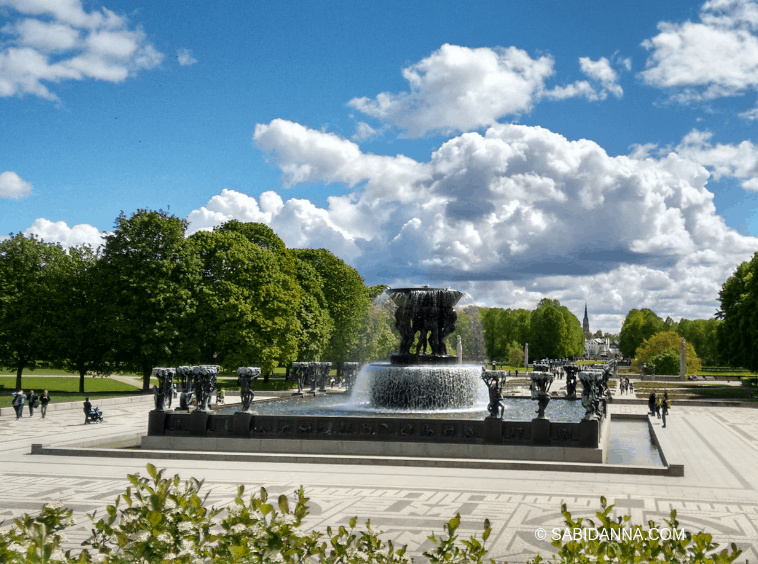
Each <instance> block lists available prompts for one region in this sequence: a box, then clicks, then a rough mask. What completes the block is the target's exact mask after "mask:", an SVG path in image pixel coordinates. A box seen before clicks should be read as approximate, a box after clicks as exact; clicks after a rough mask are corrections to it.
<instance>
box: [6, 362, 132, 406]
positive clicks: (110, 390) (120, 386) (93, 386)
mask: <svg viewBox="0 0 758 564" xmlns="http://www.w3.org/2000/svg"><path fill="white" fill-rule="evenodd" d="M45 372H48V370H45ZM22 383H23V390H24V393H28V392H29V390H34V391H35V392H36V393H37V395H39V394H40V393H41V392H42V390H47V391H48V393H49V394H50V401H51V402H52V403H57V402H66V401H84V398H85V397H87V396H89V398H90V399H96V398H97V399H102V398H114V397H121V396H133V395H137V394H140V393H142V390H141V388H137V387H135V386H130V385H129V384H125V383H123V382H119V381H117V380H112V379H110V378H91V377H90V378H85V379H84V390H85V393H84V394H80V393H79V391H78V390H79V378H70V377H69V378H65V377H64V378H39V377H35V376H25V377H24V379H23V382H22ZM15 389H16V377H15V376H0V407H10V406H11V402H12V401H13V398H12V397H11V392H13V391H15Z"/></svg>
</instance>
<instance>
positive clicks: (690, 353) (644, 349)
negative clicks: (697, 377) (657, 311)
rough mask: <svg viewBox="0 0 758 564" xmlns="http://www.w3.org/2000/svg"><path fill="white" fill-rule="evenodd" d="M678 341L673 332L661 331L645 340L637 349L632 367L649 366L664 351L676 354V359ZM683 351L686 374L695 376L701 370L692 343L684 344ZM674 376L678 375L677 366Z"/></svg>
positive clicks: (677, 355)
mask: <svg viewBox="0 0 758 564" xmlns="http://www.w3.org/2000/svg"><path fill="white" fill-rule="evenodd" d="M680 340H681V337H680V336H679V334H678V333H676V332H675V331H661V332H659V333H656V334H655V335H653V336H652V337H650V338H649V339H645V340H644V341H643V342H642V344H641V345H640V346H639V347H638V348H637V356H636V357H635V360H634V365H635V366H639V365H641V364H642V363H643V362H646V363H648V364H650V363H651V362H652V359H653V357H655V356H656V355H660V354H661V353H663V352H665V351H673V352H674V353H676V358H677V359H678V358H679V347H680V342H681V341H680ZM684 349H685V352H686V354H687V372H688V373H689V374H695V373H697V372H698V371H699V370H700V369H701V368H702V365H701V363H700V359H699V358H698V356H697V353H696V352H695V347H693V346H692V343H685V347H684ZM677 362H678V361H677ZM674 374H679V365H678V364H677V369H676V372H674Z"/></svg>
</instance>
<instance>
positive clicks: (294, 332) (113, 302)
mask: <svg viewBox="0 0 758 564" xmlns="http://www.w3.org/2000/svg"><path fill="white" fill-rule="evenodd" d="M186 228H187V224H186V222H185V221H184V220H182V219H179V218H177V217H175V216H171V215H169V214H167V213H165V212H162V211H147V210H140V211H138V212H137V213H135V214H134V215H132V216H131V217H126V216H125V215H124V214H123V213H122V214H121V216H119V218H118V219H117V220H116V225H115V229H114V231H113V232H112V233H110V234H108V235H107V236H106V237H105V244H104V245H103V247H101V249H100V250H99V251H98V252H95V251H93V250H92V249H90V248H89V247H76V248H71V249H69V250H68V252H66V251H64V250H63V249H62V248H61V247H60V246H59V245H54V244H48V243H44V242H41V241H38V240H37V239H35V238H34V237H25V236H24V235H23V234H17V235H15V236H12V237H11V238H10V239H7V240H5V241H3V242H0V366H6V367H13V368H14V369H15V371H16V385H17V387H21V379H22V374H23V371H24V369H33V368H35V367H36V364H37V363H38V362H40V361H47V362H49V363H51V364H53V365H54V366H58V367H61V368H64V369H67V370H72V371H76V372H78V373H79V374H80V390H81V391H83V386H84V374H85V373H87V372H91V371H95V372H104V371H115V370H130V371H135V372H137V373H139V374H141V375H142V376H143V386H144V388H145V389H148V387H149V379H150V373H151V370H152V368H153V367H154V366H158V365H161V364H164V363H165V364H168V363H205V364H220V365H221V366H222V367H224V368H227V369H232V368H236V367H237V366H243V365H255V366H260V367H261V368H262V369H263V371H264V373H267V372H270V371H271V370H273V368H274V367H275V366H277V365H288V364H289V363H291V362H292V361H295V360H319V359H321V358H328V359H329V360H331V361H333V362H336V363H341V362H344V361H346V360H351V359H353V357H354V356H355V355H358V356H363V354H362V352H363V353H366V354H371V353H372V352H373V351H366V350H364V351H362V352H361V351H360V350H358V349H360V348H363V349H366V348H367V345H366V343H365V342H363V341H362V339H366V338H370V337H372V335H370V334H369V333H370V331H369V327H370V325H371V323H370V321H371V319H370V318H371V316H372V315H374V316H376V312H374V311H373V310H372V308H371V301H370V298H369V295H370V293H371V292H370V289H369V288H367V287H366V286H365V285H364V283H363V279H362V278H361V277H360V276H359V274H358V273H357V272H356V271H355V269H353V268H351V267H350V266H348V265H347V264H345V263H344V262H343V261H342V260H340V259H339V258H337V257H335V256H334V255H332V254H331V253H330V252H329V251H326V250H324V249H319V250H314V249H287V248H286V246H285V245H284V243H283V242H282V241H281V239H280V238H279V237H278V236H277V235H276V234H275V233H274V232H273V231H272V230H271V229H270V228H268V227H267V226H265V225H262V224H257V223H240V222H237V221H231V222H229V223H226V224H224V225H222V226H220V227H218V228H216V229H214V230H213V231H212V232H205V231H203V232H198V233H195V234H193V235H191V236H189V237H186V236H185V231H186ZM385 337H386V335H385ZM385 340H386V339H385ZM369 348H371V347H369ZM374 348H377V347H374Z"/></svg>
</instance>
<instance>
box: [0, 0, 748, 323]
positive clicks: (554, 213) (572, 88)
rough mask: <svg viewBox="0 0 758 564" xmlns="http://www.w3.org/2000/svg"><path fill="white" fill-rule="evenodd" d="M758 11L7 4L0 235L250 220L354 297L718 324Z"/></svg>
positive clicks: (743, 151)
mask: <svg viewBox="0 0 758 564" xmlns="http://www.w3.org/2000/svg"><path fill="white" fill-rule="evenodd" d="M757 96H758V4H757V3H756V2H753V1H748V0H738V1H736V2H726V1H725V0H711V1H709V2H707V3H705V4H703V3H698V2H665V3H661V2H637V3H635V4H624V3H613V2H606V3H598V2H594V1H593V2H590V1H586V2H570V3H567V2H563V3H560V2H548V1H533V2H470V3H460V2H435V3H428V2H408V1H404V2H365V3H357V2H330V3H306V2H266V3H263V2H225V3H223V4H218V3H208V2H194V1H185V2H181V3H177V2H165V1H158V2H144V1H131V0H130V1H126V0H124V1H106V2H97V1H92V2H90V1H83V0H57V1H53V0H0V124H1V129H2V135H0V232H2V233H11V232H12V233H16V232H25V233H35V234H37V235H38V236H40V237H42V238H43V239H45V240H48V241H59V242H61V243H62V244H63V245H64V246H70V245H75V244H81V243H84V242H87V243H90V244H93V245H97V244H98V243H99V240H100V236H101V234H102V233H103V232H104V231H107V230H109V229H111V228H112V226H113V222H114V220H115V218H116V217H117V216H118V214H119V212H120V211H121V210H123V211H124V212H126V213H127V214H130V213H133V212H134V211H136V210H137V209H139V208H150V209H164V210H165V209H170V211H171V212H172V213H174V214H176V215H178V216H181V217H187V219H188V220H189V222H190V229H189V231H190V232H193V231H196V230H198V229H208V228H212V227H213V226H214V225H217V224H219V223H221V222H223V221H226V220H229V219H232V218H237V219H240V220H244V221H262V222H265V223H267V224H269V225H271V227H272V228H274V230H275V231H276V232H277V233H279V235H280V236H281V237H282V238H283V239H284V241H285V242H286V243H287V245H288V246H291V247H301V246H308V247H326V248H328V249H330V250H332V251H333V252H334V253H335V254H337V255H338V256H340V257H342V258H343V259H345V260H347V261H348V262H349V263H350V264H352V265H353V266H355V267H356V268H357V269H358V271H359V272H360V273H361V274H362V275H363V276H364V277H365V278H366V281H367V283H369V284H375V283H385V284H390V285H394V286H399V285H407V284H425V283H430V284H444V285H450V286H454V287H457V288H461V289H464V290H466V291H468V292H469V293H470V294H471V296H472V298H473V300H474V301H476V302H478V303H480V304H482V305H493V306H500V307H534V305H535V304H536V303H537V302H538V301H539V299H540V298H541V297H543V296H548V297H551V298H556V299H559V300H560V301H561V303H563V304H565V305H567V306H568V307H569V308H570V309H572V311H574V312H575V313H576V314H577V316H578V317H580V318H581V316H582V314H583V306H584V302H585V300H586V301H587V302H588V303H589V309H590V321H591V326H592V328H593V330H594V329H597V328H602V329H603V330H606V331H618V330H619V328H620V325H621V321H622V320H623V317H624V315H625V314H626V312H627V311H628V310H629V309H631V308H635V307H636V308H640V307H650V308H652V309H653V310H654V311H656V312H657V313H659V315H661V316H663V317H665V316H667V315H670V316H671V317H673V318H674V319H678V318H680V317H687V318H690V319H692V318H707V317H711V316H712V315H713V312H714V311H715V310H716V308H717V306H718V302H717V296H718V290H719V288H720V286H721V284H722V283H723V282H724V280H725V279H726V278H727V277H728V276H729V275H730V274H731V273H732V272H733V270H734V268H735V267H736V266H737V265H738V264H739V263H740V262H741V261H743V260H747V259H749V258H750V257H751V256H752V254H753V253H754V252H755V251H756V250H758V238H756V236H758V219H757V218H758V214H757V213H756V210H758V145H756V143H758V139H757V138H756V137H758V136H756V126H757V125H758V105H757V104H756V98H757Z"/></svg>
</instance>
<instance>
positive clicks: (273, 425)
mask: <svg viewBox="0 0 758 564" xmlns="http://www.w3.org/2000/svg"><path fill="white" fill-rule="evenodd" d="M386 293H387V296H388V297H389V298H390V299H391V300H392V301H393V302H394V304H395V305H396V307H397V309H396V311H395V326H396V327H397V329H398V331H399V332H400V335H401V342H400V347H399V351H398V352H397V353H395V354H393V355H391V358H390V359H389V361H388V362H387V361H385V362H376V363H372V364H369V365H366V366H364V367H363V368H362V369H361V370H360V371H359V372H358V374H357V376H354V374H355V372H356V371H357V368H358V366H357V364H354V363H353V364H350V365H349V366H346V367H345V368H346V369H347V370H346V374H345V376H346V383H347V385H348V389H349V390H351V393H350V395H349V396H348V398H345V396H343V395H342V394H325V393H323V392H325V391H326V389H325V384H326V379H327V378H328V374H329V369H330V368H331V363H328V362H296V363H293V366H292V374H293V376H294V377H295V378H296V379H297V382H298V391H297V392H296V393H294V394H292V397H290V398H287V400H285V401H282V402H274V403H268V404H259V405H258V406H256V407H257V410H256V412H253V411H251V410H250V401H252V397H251V393H250V387H249V386H250V383H251V382H252V380H253V379H254V376H255V375H257V373H258V372H257V369H253V368H245V369H244V370H243V369H240V370H242V372H239V375H240V384H241V385H243V388H245V390H246V392H245V394H244V396H245V397H243V398H242V399H243V404H244V405H243V406H242V407H243V409H242V410H239V409H237V410H232V409H228V410H224V411H221V412H216V413H213V412H211V413H209V412H207V411H206V410H207V405H206V404H207V402H206V401H205V400H206V397H207V395H208V391H207V388H208V387H209V384H212V383H215V373H213V371H208V370H206V372H209V374H207V375H204V374H201V373H199V372H198V373H196V372H197V371H196V370H195V367H193V370H191V373H192V374H191V376H192V383H193V384H194V393H195V394H196V395H197V399H198V409H197V410H195V411H193V412H191V413H189V414H184V413H177V412H166V411H157V410H154V411H152V412H151V413H150V423H149V429H148V436H147V437H145V438H143V442H142V444H143V447H145V448H172V449H178V450H181V449H188V448H192V449H200V450H203V449H205V450H221V449H226V450H232V451H247V452H262V453H263V452H265V453H306V452H307V453H320V454H340V455H346V456H351V457H354V456H362V455H381V456H392V457H406V456H407V457H439V458H445V457H454V458H478V459H521V460H524V459H526V460H563V461H573V462H592V461H596V462H597V461H602V446H601V445H600V441H599V439H600V433H601V429H602V426H603V419H604V415H605V410H604V403H603V401H604V400H603V397H602V396H603V388H602V382H603V376H604V374H603V373H599V375H598V376H595V375H592V376H588V375H585V373H584V372H582V373H581V374H580V375H579V379H580V380H581V382H582V384H583V386H584V392H583V398H582V406H584V407H585V413H586V414H589V413H590V408H591V413H592V414H593V416H591V417H585V419H584V420H581V421H579V419H581V417H582V413H581V411H580V410H579V409H578V408H579V407H580V406H579V405H578V402H572V401H561V402H552V404H551V406H550V407H551V409H550V413H549V414H546V413H545V411H546V408H547V406H548V402H550V395H549V389H550V384H551V382H552V381H553V371H555V370H557V367H558V364H557V363H554V364H545V365H544V366H537V371H536V372H534V373H532V374H531V378H532V391H533V398H532V399H534V400H537V404H538V409H537V415H538V416H537V417H534V416H533V415H532V413H533V411H531V412H530V411H529V410H530V408H531V409H532V410H533V406H534V403H532V402H531V401H530V400H527V399H505V400H504V399H503V398H502V390H503V383H504V382H505V379H506V376H507V374H506V372H504V371H497V370H486V369H483V368H482V366H481V365H465V364H461V363H459V357H458V355H453V354H448V352H447V346H446V344H445V338H446V337H448V336H449V335H451V334H452V333H453V332H454V331H455V322H456V320H457V314H456V312H455V309H454V308H455V306H456V304H457V303H458V301H459V300H460V299H461V297H462V296H463V293H462V292H458V291H456V290H450V289H440V288H429V287H424V288H400V289H390V290H387V292H386ZM203 368H210V367H203ZM200 372H203V371H200ZM183 373H184V371H183V370H182V369H178V370H177V374H179V375H180V377H182V374H183ZM188 377H189V375H188ZM606 377H607V376H606ZM188 380H189V378H188ZM243 380H244V382H243ZM308 384H310V391H306V390H307V388H306V386H307V385H308ZM317 395H318V396H319V397H314V396H317ZM598 398H600V399H598ZM346 399H347V401H346ZM488 399H489V404H488V403H487V400H488ZM330 402H331V403H330ZM556 403H557V404H561V405H560V406H556V405H555V404H556ZM335 406H336V407H335ZM485 410H486V411H485ZM487 413H489V416H487ZM517 413H521V414H522V415H517V416H515V417H514V415H515V414H517ZM504 418H505V419H504ZM241 439H244V440H241ZM535 447H539V448H538V449H535Z"/></svg>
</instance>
